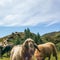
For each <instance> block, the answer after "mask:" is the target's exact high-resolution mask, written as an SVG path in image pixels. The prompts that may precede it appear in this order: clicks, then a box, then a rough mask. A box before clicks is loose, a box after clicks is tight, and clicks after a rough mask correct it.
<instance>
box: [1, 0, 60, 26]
mask: <svg viewBox="0 0 60 60" xmlns="http://www.w3.org/2000/svg"><path fill="white" fill-rule="evenodd" d="M59 5H60V1H59V0H57V1H56V0H0V26H36V25H38V24H42V23H46V26H50V25H53V24H56V23H58V22H60V17H59V16H60V8H59Z"/></svg>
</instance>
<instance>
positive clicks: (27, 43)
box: [24, 38, 38, 55]
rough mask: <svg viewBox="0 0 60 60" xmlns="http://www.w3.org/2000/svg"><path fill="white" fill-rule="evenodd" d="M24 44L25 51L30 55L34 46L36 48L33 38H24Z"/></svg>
mask: <svg viewBox="0 0 60 60" xmlns="http://www.w3.org/2000/svg"><path fill="white" fill-rule="evenodd" d="M24 46H25V47H26V49H27V51H28V52H29V53H30V54H31V55H33V54H34V51H35V48H38V47H37V45H36V44H35V42H34V40H32V39H31V38H29V39H27V40H25V42H24Z"/></svg>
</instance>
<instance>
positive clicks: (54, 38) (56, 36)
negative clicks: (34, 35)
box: [42, 31, 60, 44]
mask: <svg viewBox="0 0 60 60" xmlns="http://www.w3.org/2000/svg"><path fill="white" fill-rule="evenodd" d="M42 39H43V40H45V41H47V42H53V43H55V44H57V43H59V42H60V31H58V32H51V33H46V34H44V35H42Z"/></svg>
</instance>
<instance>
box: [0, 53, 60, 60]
mask: <svg viewBox="0 0 60 60" xmlns="http://www.w3.org/2000/svg"><path fill="white" fill-rule="evenodd" d="M0 60H10V58H9V57H6V56H4V57H3V58H0ZM34 60H36V59H34ZM46 60H48V59H47V58H46ZM51 60H55V58H54V57H53V56H51ZM58 60H60V52H58Z"/></svg>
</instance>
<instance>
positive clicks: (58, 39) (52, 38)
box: [0, 29, 60, 50]
mask: <svg viewBox="0 0 60 60" xmlns="http://www.w3.org/2000/svg"><path fill="white" fill-rule="evenodd" d="M26 38H32V39H33V40H34V41H35V42H36V43H37V44H42V43H45V42H53V43H55V44H56V46H57V47H58V50H60V31H58V32H51V33H46V34H44V35H42V36H40V35H39V33H37V34H35V33H32V32H30V30H29V29H25V30H24V32H13V33H11V34H10V35H7V36H5V37H3V38H0V42H2V41H3V40H6V39H8V41H9V42H12V43H14V44H16V45H17V44H22V43H23V42H24V41H25V39H26Z"/></svg>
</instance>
